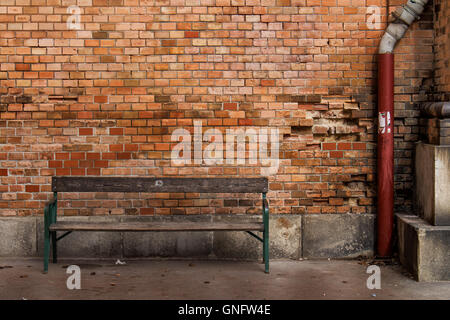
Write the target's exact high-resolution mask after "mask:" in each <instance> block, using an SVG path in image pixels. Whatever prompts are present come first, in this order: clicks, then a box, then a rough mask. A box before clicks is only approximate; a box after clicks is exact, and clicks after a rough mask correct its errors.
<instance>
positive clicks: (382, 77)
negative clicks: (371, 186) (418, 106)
mask: <svg viewBox="0 0 450 320" xmlns="http://www.w3.org/2000/svg"><path fill="white" fill-rule="evenodd" d="M378 64H379V67H378V150H377V151H378V152H377V172H378V181H377V188H378V203H377V204H378V217H377V234H378V243H377V253H378V255H379V256H382V257H386V256H390V255H391V253H392V229H393V225H394V54H392V53H384V54H380V55H379V56H378Z"/></svg>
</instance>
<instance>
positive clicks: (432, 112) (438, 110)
mask: <svg viewBox="0 0 450 320" xmlns="http://www.w3.org/2000/svg"><path fill="white" fill-rule="evenodd" d="M420 111H422V114H424V115H426V116H431V117H435V118H450V101H445V102H426V103H422V104H421V105H420Z"/></svg>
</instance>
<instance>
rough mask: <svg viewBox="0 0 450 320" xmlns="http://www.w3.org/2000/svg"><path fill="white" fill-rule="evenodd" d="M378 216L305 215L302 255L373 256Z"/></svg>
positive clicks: (323, 256)
mask: <svg viewBox="0 0 450 320" xmlns="http://www.w3.org/2000/svg"><path fill="white" fill-rule="evenodd" d="M374 224H375V215H372V214H319V215H304V216H303V225H302V237H303V243H302V246H303V257H305V258H356V257H358V256H368V257H370V256H373V254H374V238H375V225H374Z"/></svg>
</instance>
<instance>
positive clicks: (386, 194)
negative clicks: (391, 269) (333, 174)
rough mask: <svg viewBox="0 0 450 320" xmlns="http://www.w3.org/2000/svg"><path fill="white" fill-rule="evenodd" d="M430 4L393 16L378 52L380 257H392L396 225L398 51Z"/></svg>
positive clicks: (411, 0)
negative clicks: (396, 69) (396, 82)
mask: <svg viewBox="0 0 450 320" xmlns="http://www.w3.org/2000/svg"><path fill="white" fill-rule="evenodd" d="M427 2H428V0H408V2H407V3H406V4H405V5H403V6H402V7H399V8H398V9H397V10H396V11H395V12H393V13H392V22H391V23H389V25H388V27H387V28H386V30H385V33H384V34H383V37H382V38H381V42H380V47H379V51H378V153H377V173H378V174H377V176H378V180H377V189H378V190H377V191H378V192H377V199H378V200H377V206H378V212H377V256H379V257H388V256H390V255H391V254H392V232H393V225H394V54H393V51H394V47H395V45H396V44H397V42H398V41H399V40H400V39H401V38H402V37H403V36H404V35H405V32H406V30H407V29H408V27H409V26H410V25H411V23H413V22H414V20H416V19H419V16H420V14H421V13H422V12H423V10H424V7H425V5H426V4H427Z"/></svg>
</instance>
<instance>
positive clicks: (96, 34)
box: [0, 0, 448, 215]
mask: <svg viewBox="0 0 450 320" xmlns="http://www.w3.org/2000/svg"><path fill="white" fill-rule="evenodd" d="M403 2H404V1H403V0H390V4H391V7H390V10H391V11H392V10H394V9H395V7H396V6H397V5H399V4H403ZM75 4H78V6H79V7H80V8H81V27H82V29H81V30H79V31H77V30H69V29H68V28H67V25H66V21H67V19H68V17H69V15H68V14H67V7H68V6H70V5H75ZM371 5H378V6H380V7H381V15H382V17H381V21H382V23H381V29H380V30H370V29H368V28H367V25H366V19H367V14H366V12H367V7H368V6H371ZM385 5H386V1H385V0H246V1H245V0H162V1H154V0H148V1H147V0H140V1H138V0H78V1H76V0H2V1H1V5H0V63H1V67H0V85H1V86H0V94H1V100H0V111H1V117H0V133H1V135H0V168H1V169H0V176H1V177H0V192H1V199H0V215H34V214H42V208H43V206H44V203H45V201H46V200H48V199H49V198H50V197H51V196H52V194H51V192H50V180H51V177H52V176H54V175H87V176H98V175H101V176H109V175H124V176H131V175H139V176H176V175H183V176H184V175H185V176H258V175H259V173H260V170H259V167H258V166H250V165H246V166H237V165H234V166H227V165H222V166H213V167H208V166H193V165H192V166H184V167H180V166H178V167H177V166H173V165H171V162H170V150H171V149H172V148H173V146H174V144H175V143H174V142H171V133H172V132H173V130H175V129H177V128H180V127H182V128H187V129H189V130H192V125H193V121H194V120H202V122H203V128H204V130H206V129H208V128H218V129H220V130H222V131H223V132H224V131H225V129H227V128H235V127H243V126H246V127H269V128H278V129H279V131H280V140H281V141H282V143H281V146H280V158H281V160H280V161H281V164H280V168H279V171H278V173H277V174H276V175H274V176H271V177H270V193H269V195H268V196H269V200H270V203H271V209H272V212H273V213H374V212H375V207H374V197H375V188H374V181H375V159H376V154H375V148H376V145H375V140H376V136H375V133H376V130H375V129H376V128H375V121H374V114H375V113H376V112H375V111H376V101H375V98H376V87H375V83H376V52H377V46H378V43H379V39H380V37H381V35H382V33H383V30H384V28H385V26H386V24H385V21H386V7H385ZM432 20H433V15H432V10H431V6H429V8H428V9H427V11H426V12H425V14H424V17H423V18H422V20H421V21H420V22H418V23H415V24H414V25H413V26H412V27H411V28H410V30H409V31H408V33H407V35H406V37H405V38H404V39H403V40H402V41H401V43H400V44H399V46H398V47H397V49H396V53H397V54H396V72H395V77H396V79H395V81H396V87H395V93H396V95H395V108H396V113H395V116H396V120H395V125H396V129H395V130H396V132H395V144H396V156H395V161H396V166H395V170H396V186H395V187H396V206H397V209H398V210H408V209H410V208H411V194H412V188H413V176H412V174H413V173H412V172H413V171H412V158H411V156H412V150H413V147H414V142H415V141H416V140H417V139H418V128H417V122H418V116H419V114H418V108H417V105H416V103H417V102H420V101H424V100H426V98H427V94H428V93H429V91H430V90H431V89H430V88H431V86H432V81H431V82H430V80H431V76H432V67H433V66H432V64H433V52H432V46H433V24H432ZM444 82H445V81H444ZM447 85H448V81H447ZM62 196H63V198H64V201H61V204H62V205H61V206H60V207H61V209H62V210H64V214H70V215H76V214H83V215H86V214H123V213H126V214H154V213H156V214H170V213H172V214H184V213H209V212H211V213H213V212H216V213H229V212H233V213H245V212H248V213H252V212H256V210H258V209H257V208H255V205H256V206H257V205H259V200H258V199H259V198H258V197H256V198H255V197H253V198H252V197H250V198H248V199H247V200H241V201H238V200H237V198H236V196H234V195H218V196H208V197H206V196H204V195H198V194H187V195H184V194H171V195H167V194H157V195H137V194H127V195H121V194H103V193H99V194H81V195H78V194H70V193H67V194H64V195H62ZM230 199H231V200H230ZM69 200H70V201H69Z"/></svg>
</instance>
